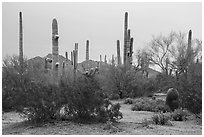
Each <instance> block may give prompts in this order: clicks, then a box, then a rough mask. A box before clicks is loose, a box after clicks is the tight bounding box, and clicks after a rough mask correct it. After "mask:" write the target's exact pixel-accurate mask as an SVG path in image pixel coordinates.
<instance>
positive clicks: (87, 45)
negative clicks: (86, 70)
mask: <svg viewBox="0 0 204 137" xmlns="http://www.w3.org/2000/svg"><path fill="white" fill-rule="evenodd" d="M88 60H89V40H87V41H86V61H88Z"/></svg>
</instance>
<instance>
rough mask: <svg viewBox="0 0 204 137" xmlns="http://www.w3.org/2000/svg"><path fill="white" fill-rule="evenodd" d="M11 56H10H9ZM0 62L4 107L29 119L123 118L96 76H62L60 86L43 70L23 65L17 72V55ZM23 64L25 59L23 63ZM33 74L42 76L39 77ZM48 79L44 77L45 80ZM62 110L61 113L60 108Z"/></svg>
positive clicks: (103, 119)
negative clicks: (67, 77) (72, 80)
mask: <svg viewBox="0 0 204 137" xmlns="http://www.w3.org/2000/svg"><path fill="white" fill-rule="evenodd" d="M11 59H13V58H11ZM11 59H8V60H5V61H4V64H3V78H2V79H3V82H2V83H3V85H2V89H3V98H2V102H3V109H4V110H6V109H8V108H12V110H16V111H18V112H20V113H23V114H24V116H25V117H26V118H27V119H28V120H29V121H32V122H37V123H39V122H45V121H50V120H53V119H60V118H61V117H62V118H63V119H64V120H76V121H79V122H88V121H97V122H105V121H107V120H109V121H116V120H118V119H121V118H122V113H121V112H120V111H119V109H120V105H119V104H112V103H111V102H110V101H109V100H107V99H105V98H106V97H107V96H106V95H105V94H104V93H103V91H102V90H101V87H100V85H99V83H98V80H97V79H95V78H94V77H93V78H87V77H78V78H77V80H76V82H75V83H73V82H69V81H67V80H66V78H61V80H60V81H59V86H57V85H56V84H53V81H52V83H50V82H49V78H50V79H51V77H49V76H47V74H46V73H43V72H44V71H40V70H39V71H32V67H25V68H24V70H23V73H22V72H19V63H18V57H17V58H14V59H13V60H11ZM25 64H26V63H25ZM34 73H40V74H36V76H40V79H41V77H42V78H43V79H42V80H40V79H38V78H37V77H33V76H34V75H35V74H34ZM46 79H47V80H46ZM62 110H64V115H62V114H61V111H62Z"/></svg>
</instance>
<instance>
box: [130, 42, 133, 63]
mask: <svg viewBox="0 0 204 137" xmlns="http://www.w3.org/2000/svg"><path fill="white" fill-rule="evenodd" d="M133 40H134V39H133V38H131V39H130V64H132V54H133Z"/></svg>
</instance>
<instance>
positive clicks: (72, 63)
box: [71, 52, 74, 65]
mask: <svg viewBox="0 0 204 137" xmlns="http://www.w3.org/2000/svg"><path fill="white" fill-rule="evenodd" d="M73 58H74V55H73V52H71V65H74V59H73Z"/></svg>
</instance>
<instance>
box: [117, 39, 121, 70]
mask: <svg viewBox="0 0 204 137" xmlns="http://www.w3.org/2000/svg"><path fill="white" fill-rule="evenodd" d="M117 59H118V66H120V65H121V58H120V40H117Z"/></svg>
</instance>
